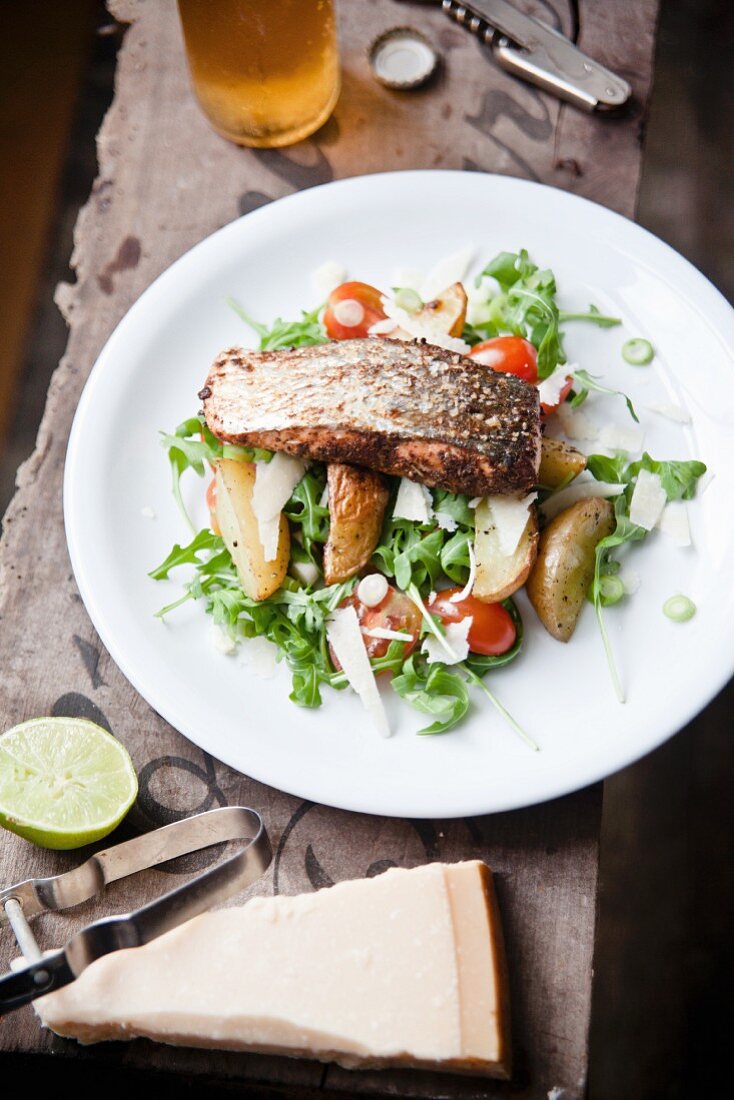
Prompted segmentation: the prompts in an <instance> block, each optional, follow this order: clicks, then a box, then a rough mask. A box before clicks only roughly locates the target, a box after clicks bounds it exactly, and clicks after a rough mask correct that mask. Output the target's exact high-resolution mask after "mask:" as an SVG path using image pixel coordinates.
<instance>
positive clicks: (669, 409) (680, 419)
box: [646, 401, 691, 424]
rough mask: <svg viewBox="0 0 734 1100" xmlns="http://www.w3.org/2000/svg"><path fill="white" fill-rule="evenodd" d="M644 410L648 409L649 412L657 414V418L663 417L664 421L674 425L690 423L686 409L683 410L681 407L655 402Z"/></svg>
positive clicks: (689, 415) (689, 416) (669, 403)
mask: <svg viewBox="0 0 734 1100" xmlns="http://www.w3.org/2000/svg"><path fill="white" fill-rule="evenodd" d="M646 408H648V409H649V410H650V412H654V413H657V414H658V416H664V417H665V418H666V420H673V421H674V422H675V423H676V424H690V423H691V414H690V413H689V412H688V410H687V409H684V408H683V406H682V405H675V404H673V403H672V402H665V401H659V402H655V404H653V405H647V406H646Z"/></svg>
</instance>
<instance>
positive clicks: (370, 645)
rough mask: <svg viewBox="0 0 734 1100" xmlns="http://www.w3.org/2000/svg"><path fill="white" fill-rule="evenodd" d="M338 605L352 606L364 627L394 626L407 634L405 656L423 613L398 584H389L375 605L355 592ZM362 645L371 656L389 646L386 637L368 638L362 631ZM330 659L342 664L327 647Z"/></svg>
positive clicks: (380, 654)
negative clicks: (361, 598)
mask: <svg viewBox="0 0 734 1100" xmlns="http://www.w3.org/2000/svg"><path fill="white" fill-rule="evenodd" d="M339 606H340V607H353V608H354V609H355V611H356V612H357V618H358V619H359V623H360V626H362V627H363V628H364V629H366V630H370V629H372V628H373V627H381V628H382V629H383V630H396V631H398V632H399V633H400V634H410V635H411V636H412V638H413V640H412V642H406V643H405V649H404V650H403V654H404V655H405V656H406V657H407V656H408V654H409V653H412V651H413V650H414V649H415V647H416V645H417V644H418V636H419V634H420V629H421V622H422V617H421V613H420V611H419V610H418V608H417V607H416V606H415V604H414V603H413V601H412V600H411V599H409V598H408V597H407V596H406V595H405V594H404V593H403V592H399V591H398V590H397V588H393V586H392V585H391V584H390V585H388V588H387V595H386V596H385V598H384V600H382V601H381V603H378V604H377V606H376V607H366V606H365V605H364V604H363V603H362V601H361V600H360V599H359V597H358V596H357V594H356V592H354V593H353V594H352V595H351V596H347V598H346V599H345V600H342V602H341V604H340V605H339ZM362 638H363V639H364V648H365V649H366V650H367V653H368V654H369V656H370V657H384V656H385V654H386V653H387V651H388V648H389V646H390V639H389V638H370V637H369V635H367V634H363V635H362ZM329 653H330V654H331V661H332V664H333V665H334V668H335V669H337V671H339V672H340V671H341V665H340V664H339V661H338V660H337V657H336V654H335V653H334V650H333V649H331V647H329Z"/></svg>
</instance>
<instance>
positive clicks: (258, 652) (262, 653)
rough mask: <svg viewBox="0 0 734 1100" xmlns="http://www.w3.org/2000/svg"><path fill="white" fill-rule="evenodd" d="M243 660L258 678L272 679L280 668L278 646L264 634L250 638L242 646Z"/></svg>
mask: <svg viewBox="0 0 734 1100" xmlns="http://www.w3.org/2000/svg"><path fill="white" fill-rule="evenodd" d="M240 652H241V653H242V658H243V662H244V664H245V665H247V667H248V669H249V670H250V672H252V673H253V675H254V676H256V677H257V678H258V680H271V679H272V678H273V676H275V673H276V672H277V670H278V647H277V645H275V643H274V642H271V641H270V639H269V638H263V637H262V635H260V636H259V637H256V638H248V639H247V641H246V643H245V644H244V645H243V646H242V648H241V650H240Z"/></svg>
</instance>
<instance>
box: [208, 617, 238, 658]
mask: <svg viewBox="0 0 734 1100" xmlns="http://www.w3.org/2000/svg"><path fill="white" fill-rule="evenodd" d="M209 638H210V640H211V643H212V647H213V648H214V649H215V650H216V651H217V653H221V654H223V655H224V656H225V657H231V656H232V654H233V653H236V652H237V642H236V641H235V640H234V638H232V637H231V636H230V635H229V634H228V633H227V631H226V630H223V629H222V627H221V626H219V624H218V623H212V624H211V626H210V627H209Z"/></svg>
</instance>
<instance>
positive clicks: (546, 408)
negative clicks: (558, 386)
mask: <svg viewBox="0 0 734 1100" xmlns="http://www.w3.org/2000/svg"><path fill="white" fill-rule="evenodd" d="M572 386H573V378H571V376H570V375H569V376H568V378H567V379H566V381H565V382H564V384H563V388H562V390H561V392H560V393H559V395H558V400H557V401H556V403H555V405H545V404H543V402H542V401H541V403H540V411H541V413H542V415H543V416H550V414H551V413H554V412H555V411H556V409H558V408H560V406H561V405H562V404H563V402H564V401H565V400H566V398H567V397H568V395H569V393H570V392H571V387H572Z"/></svg>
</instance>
